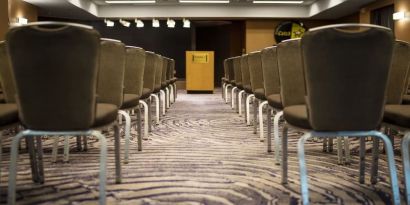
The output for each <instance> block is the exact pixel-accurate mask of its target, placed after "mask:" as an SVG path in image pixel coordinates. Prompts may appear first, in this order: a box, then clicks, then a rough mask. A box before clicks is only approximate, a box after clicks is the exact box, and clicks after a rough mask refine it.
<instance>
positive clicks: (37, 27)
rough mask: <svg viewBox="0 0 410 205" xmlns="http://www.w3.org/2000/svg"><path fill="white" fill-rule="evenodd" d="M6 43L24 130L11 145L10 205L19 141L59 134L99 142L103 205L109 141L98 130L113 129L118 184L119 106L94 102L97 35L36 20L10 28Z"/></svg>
mask: <svg viewBox="0 0 410 205" xmlns="http://www.w3.org/2000/svg"><path fill="white" fill-rule="evenodd" d="M6 42H7V47H8V50H9V54H10V59H11V63H12V65H13V76H14V80H15V84H16V90H17V95H16V100H17V104H18V107H19V118H20V122H21V123H22V125H23V126H24V128H26V130H24V131H21V132H20V133H18V134H17V136H15V137H13V140H12V144H11V151H10V155H11V157H10V168H9V186H8V204H15V199H16V193H15V189H16V175H17V167H16V166H17V159H18V144H19V141H20V139H21V138H23V137H26V138H27V137H29V138H32V137H34V136H60V135H61V136H64V135H68V136H78V135H81V136H95V137H97V138H98V139H99V143H100V147H101V152H100V170H99V178H100V185H99V192H100V196H99V203H100V204H105V203H106V195H105V184H106V169H107V168H106V161H107V141H106V137H105V136H104V135H103V134H101V132H100V131H98V130H99V129H106V128H107V127H114V139H115V143H114V144H115V172H116V179H115V181H116V183H120V182H121V163H120V138H119V127H118V124H117V113H118V107H117V106H116V105H113V104H105V103H97V96H96V92H97V89H96V88H97V71H98V56H99V52H100V35H99V34H98V32H97V31H95V30H93V29H92V28H91V27H88V26H84V25H80V24H69V23H53V22H37V23H30V24H27V25H24V26H20V27H13V28H11V29H10V30H9V31H8V33H7V35H6ZM73 62H75V63H73ZM73 82H75V83H73Z"/></svg>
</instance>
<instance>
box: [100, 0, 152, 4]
mask: <svg viewBox="0 0 410 205" xmlns="http://www.w3.org/2000/svg"><path fill="white" fill-rule="evenodd" d="M105 3H107V4H153V3H155V0H137V1H105Z"/></svg>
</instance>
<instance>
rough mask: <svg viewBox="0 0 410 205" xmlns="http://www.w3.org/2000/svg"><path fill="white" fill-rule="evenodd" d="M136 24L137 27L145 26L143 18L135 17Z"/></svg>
mask: <svg viewBox="0 0 410 205" xmlns="http://www.w3.org/2000/svg"><path fill="white" fill-rule="evenodd" d="M135 24H136V25H137V28H142V27H144V22H142V21H141V20H138V19H135Z"/></svg>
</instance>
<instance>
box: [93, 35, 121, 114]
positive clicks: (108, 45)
mask: <svg viewBox="0 0 410 205" xmlns="http://www.w3.org/2000/svg"><path fill="white" fill-rule="evenodd" d="M124 72H125V45H124V44H123V43H121V41H117V40H112V39H104V38H103V39H101V43H100V57H99V69H98V80H97V81H98V83H97V94H98V97H97V101H98V102H101V103H109V104H114V105H117V107H120V106H121V104H122V100H123V87H124Z"/></svg>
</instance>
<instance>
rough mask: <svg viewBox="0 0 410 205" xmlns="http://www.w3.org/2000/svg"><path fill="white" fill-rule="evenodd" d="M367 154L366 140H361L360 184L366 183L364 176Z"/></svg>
mask: <svg viewBox="0 0 410 205" xmlns="http://www.w3.org/2000/svg"><path fill="white" fill-rule="evenodd" d="M365 154H366V138H364V137H361V138H360V145H359V183H360V184H363V183H364V177H365V176H364V174H365V166H366V163H365V160H366V157H365Z"/></svg>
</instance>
